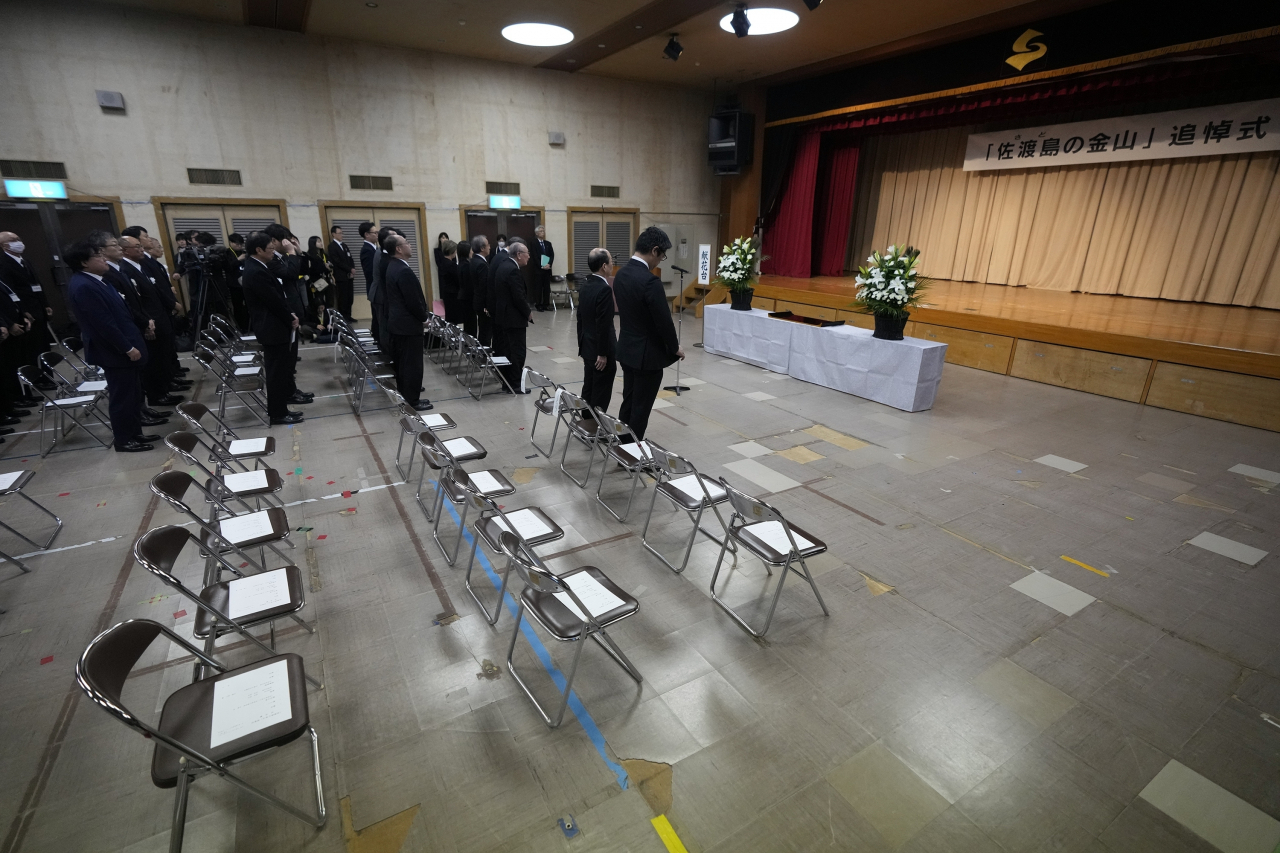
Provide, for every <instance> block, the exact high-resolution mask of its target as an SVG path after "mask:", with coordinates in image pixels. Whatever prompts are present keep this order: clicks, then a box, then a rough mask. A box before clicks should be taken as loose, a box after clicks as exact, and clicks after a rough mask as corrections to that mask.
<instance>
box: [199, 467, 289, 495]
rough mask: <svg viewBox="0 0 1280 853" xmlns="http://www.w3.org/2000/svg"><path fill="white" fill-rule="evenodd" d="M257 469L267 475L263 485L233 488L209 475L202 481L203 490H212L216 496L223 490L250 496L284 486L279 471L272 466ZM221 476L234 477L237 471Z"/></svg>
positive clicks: (276, 489)
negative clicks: (250, 487) (249, 487)
mask: <svg viewBox="0 0 1280 853" xmlns="http://www.w3.org/2000/svg"><path fill="white" fill-rule="evenodd" d="M257 470H258V471H261V472H262V473H264V474H266V475H267V484H266V485H265V486H260V487H258V488H252V489H246V488H239V489H235V488H232V487H231V486H230V485H228V484H226V483H225V482H223V481H221V480H219V481H215V480H214V479H213V478H212V477H209V478H206V479H205V481H204V487H205V490H206V491H209V492H213V493H214V494H217V495H218V496H221V495H222V493H223V491H225V492H230V493H231V494H233V495H236V496H238V497H242V498H251V497H254V496H256V495H269V494H272V493H273V492H278V491H280V490H281V489H282V488H284V480H281V479H280V472H279V471H277V470H276V469H274V468H259V469H257ZM248 473H255V472H252V471H250V472H248ZM223 476H224V478H225V477H235V476H237V472H230V473H228V474H225V475H223ZM231 482H232V483H235V480H234V479H233V480H232V481H231ZM215 487H216V489H215Z"/></svg>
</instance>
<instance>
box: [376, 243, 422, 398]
mask: <svg viewBox="0 0 1280 853" xmlns="http://www.w3.org/2000/svg"><path fill="white" fill-rule="evenodd" d="M382 246H383V248H384V249H386V250H387V254H388V255H390V256H391V261H390V262H389V263H388V264H387V274H386V280H385V281H384V282H383V288H384V290H385V293H386V301H387V331H388V332H389V333H390V338H391V349H392V351H393V352H394V353H395V362H396V388H397V389H398V390H399V391H400V396H401V397H404V401H405V402H406V403H408V404H409V405H410V406H413V407H414V408H415V409H417V410H418V411H419V412H425V411H427V410H428V409H430V408H432V406H431V401H430V400H422V399H419V394H421V390H420V389H421V388H422V333H423V328H424V325H425V324H426V322H427V318H428V317H429V316H430V313H431V312H430V311H428V310H427V299H426V297H425V296H423V295H422V283H421V282H420V281H418V274H417V273H415V272H414V271H413V267H411V266H409V259H410V258H412V257H413V247H412V246H410V245H409V241H408V240H406V239H405V238H404V237H401V236H400V235H399V234H391V235H389V236H388V237H387V239H386V240H385V241H384V242H383V244H382Z"/></svg>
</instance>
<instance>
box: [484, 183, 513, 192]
mask: <svg viewBox="0 0 1280 853" xmlns="http://www.w3.org/2000/svg"><path fill="white" fill-rule="evenodd" d="M484 194H485V195H520V182H519V181H485V182H484Z"/></svg>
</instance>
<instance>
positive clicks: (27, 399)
mask: <svg viewBox="0 0 1280 853" xmlns="http://www.w3.org/2000/svg"><path fill="white" fill-rule="evenodd" d="M43 402H44V397H32V396H30V395H28V396H24V397H19V398H18V399H16V400H14V401H13V404H14V405H15V406H26V407H28V408H30V407H31V406H38V405H40V404H41V403H43Z"/></svg>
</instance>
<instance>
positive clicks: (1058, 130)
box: [964, 99, 1280, 172]
mask: <svg viewBox="0 0 1280 853" xmlns="http://www.w3.org/2000/svg"><path fill="white" fill-rule="evenodd" d="M1276 150H1280V99H1272V100H1269V101H1250V102H1248V103H1243V104H1223V105H1221V106H1216V107H1200V108H1198V109H1194V110H1177V111H1175V112H1169V113H1149V114H1147V115H1139V116H1117V117H1116V118H1101V119H1095V120H1092V121H1077V122H1072V123H1070V124H1053V125H1047V126H1045V127H1027V128H1021V129H1017V128H1015V129H1013V130H1001V131H997V132H995V133H973V134H970V135H969V144H968V146H967V147H966V148H965V154H964V170H965V171H966V172H980V171H986V170H989V169H1035V168H1042V167H1045V166H1079V165H1081V164H1088V163H1111V162H1116V161H1121V160H1165V159H1169V158H1173V157H1204V156H1207V155H1210V154H1219V155H1220V154H1241V153H1247V152H1250V151H1276Z"/></svg>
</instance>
